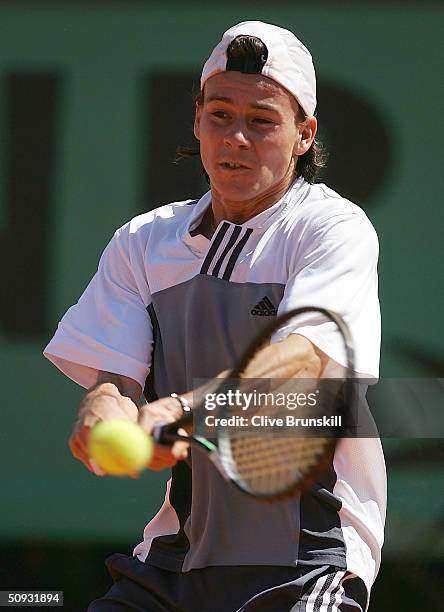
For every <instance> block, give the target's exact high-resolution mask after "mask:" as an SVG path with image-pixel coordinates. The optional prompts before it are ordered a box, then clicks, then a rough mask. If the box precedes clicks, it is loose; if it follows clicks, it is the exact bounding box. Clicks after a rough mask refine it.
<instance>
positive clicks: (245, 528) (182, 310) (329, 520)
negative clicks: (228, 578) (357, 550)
mask: <svg viewBox="0 0 444 612" xmlns="http://www.w3.org/2000/svg"><path fill="white" fill-rule="evenodd" d="M284 289H285V286H284V285H283V284H280V283H232V282H228V281H225V280H223V279H221V278H218V277H215V276H211V275H205V274H200V275H198V276H196V277H194V278H192V279H191V280H188V281H186V282H184V283H180V284H178V285H175V286H172V287H169V288H167V289H165V290H163V291H159V292H157V293H155V294H154V295H153V304H152V306H151V307H150V316H151V320H152V322H153V326H154V337H155V342H154V353H153V362H152V377H151V383H152V385H153V388H154V391H155V394H156V395H157V396H158V397H162V396H165V395H169V394H170V393H172V392H177V393H181V392H185V391H188V390H190V389H192V388H193V386H194V385H193V381H194V380H195V379H196V378H206V377H208V378H210V377H213V376H215V375H216V374H217V373H219V372H220V371H222V370H225V369H228V368H230V367H232V366H233V364H234V362H235V361H236V359H237V358H239V356H240V355H241V353H242V352H243V351H244V350H245V348H246V346H247V345H248V344H249V343H250V342H251V341H252V340H253V338H254V337H255V336H256V335H257V334H258V333H259V332H260V331H261V330H263V329H264V328H265V327H266V326H267V325H268V324H269V322H270V320H271V319H272V318H274V317H275V315H276V310H277V308H278V306H279V303H280V301H281V299H282V296H283V293H284ZM185 471H186V470H185V469H184V468H182V469H181V470H173V484H172V490H173V491H180V492H181V495H180V496H178V495H173V496H170V503H171V504H172V506H173V507H174V509H175V511H176V513H177V515H178V518H179V524H180V529H179V532H178V534H176V535H173V536H171V535H170V536H160V537H158V538H155V539H154V541H153V543H152V546H151V549H150V552H149V554H148V557H147V562H149V563H152V564H154V565H157V566H159V567H165V568H166V569H170V570H175V571H188V570H191V569H193V568H198V567H207V566H211V565H281V566H295V565H297V563H298V559H301V560H304V561H308V562H309V563H312V562H314V563H329V564H332V565H336V566H338V567H345V546H344V540H343V537H342V533H341V528H340V521H339V517H338V514H337V508H333V507H328V506H325V505H324V504H322V503H320V502H319V500H316V501H314V502H313V501H311V498H312V497H313V496H312V495H310V493H308V494H305V495H304V496H303V499H306V501H305V502H304V503H303V504H302V508H305V509H306V510H309V511H310V512H311V510H313V505H314V506H315V510H316V514H315V516H314V517H313V516H312V517H311V520H310V524H309V525H307V529H306V530H305V532H301V527H302V525H301V524H300V519H301V499H300V497H299V496H295V497H294V498H292V499H290V500H286V501H281V502H275V503H273V504H268V503H264V502H261V501H258V500H256V499H254V498H250V497H247V496H246V495H245V494H243V493H241V492H240V491H239V490H238V489H236V487H235V486H234V485H231V484H229V483H227V482H226V481H225V480H224V479H223V478H222V476H221V475H220V474H219V472H218V471H217V470H216V468H215V467H214V466H213V465H212V464H211V462H209V461H208V459H207V458H206V457H205V456H203V455H202V453H200V452H198V451H193V452H192V479H189V478H188V477H187V475H186V474H185ZM334 482H335V475H334V472H333V470H331V471H330V474H329V475H328V477H327V481H326V482H325V483H322V485H323V486H326V487H327V488H328V489H329V490H332V489H333V486H334ZM178 499H179V502H178V501H177V500H178ZM190 508H191V512H190ZM304 514H305V512H304ZM316 517H317V518H316ZM301 533H303V539H302V543H303V547H304V549H303V550H302V551H300V534H301Z"/></svg>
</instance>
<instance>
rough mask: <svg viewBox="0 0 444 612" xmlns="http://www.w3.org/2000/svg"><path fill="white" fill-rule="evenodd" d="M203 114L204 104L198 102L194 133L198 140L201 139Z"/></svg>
mask: <svg viewBox="0 0 444 612" xmlns="http://www.w3.org/2000/svg"><path fill="white" fill-rule="evenodd" d="M201 116H202V105H201V104H199V103H198V102H196V109H195V113H194V135H195V137H196V138H197V140H200V119H201Z"/></svg>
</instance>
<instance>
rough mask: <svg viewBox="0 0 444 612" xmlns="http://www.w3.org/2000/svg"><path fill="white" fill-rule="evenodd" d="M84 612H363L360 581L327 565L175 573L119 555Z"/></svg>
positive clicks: (111, 561) (111, 560)
mask: <svg viewBox="0 0 444 612" xmlns="http://www.w3.org/2000/svg"><path fill="white" fill-rule="evenodd" d="M106 565H107V567H108V570H109V572H110V574H111V576H112V578H113V580H114V585H113V586H112V587H111V589H110V590H109V591H108V593H106V595H104V596H103V597H101V598H100V599H96V600H95V601H93V602H92V603H91V604H90V605H89V607H88V612H130V611H131V612H135V611H136V610H137V611H138V612H327V611H328V612H338V611H340V612H365V610H366V609H367V602H368V594H367V590H366V587H365V585H364V583H363V581H362V580H361V579H360V578H357V577H356V576H355V575H354V574H350V573H349V572H346V571H344V570H340V569H338V568H336V567H333V566H331V565H324V566H304V567H303V568H302V567H299V568H291V567H276V566H263V565H258V566H249V565H248V566H237V567H227V566H224V567H206V568H203V569H196V570H191V571H190V572H186V573H176V572H171V571H168V570H164V569H160V568H157V567H154V566H152V565H147V564H145V563H142V562H141V561H139V560H138V559H137V558H136V557H129V556H127V555H123V554H120V553H117V554H114V555H111V557H109V558H108V559H107V560H106Z"/></svg>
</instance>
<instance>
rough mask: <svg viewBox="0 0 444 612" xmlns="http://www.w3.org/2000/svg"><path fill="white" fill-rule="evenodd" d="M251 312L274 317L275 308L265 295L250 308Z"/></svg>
mask: <svg viewBox="0 0 444 612" xmlns="http://www.w3.org/2000/svg"><path fill="white" fill-rule="evenodd" d="M251 314H252V315H255V316H257V317H275V316H276V314H277V308H276V306H275V305H274V304H273V302H272V301H271V300H269V299H268V298H267V297H263V298H262V299H261V301H260V302H258V303H257V304H256V306H254V308H252V309H251Z"/></svg>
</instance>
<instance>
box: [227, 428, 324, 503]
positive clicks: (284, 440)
mask: <svg viewBox="0 0 444 612" xmlns="http://www.w3.org/2000/svg"><path fill="white" fill-rule="evenodd" d="M330 443H331V439H328V438H322V437H320V438H314V437H310V438H299V437H298V438H295V437H289V436H285V437H276V436H275V435H272V434H257V432H242V433H239V434H238V435H232V436H231V440H230V447H231V461H232V466H231V468H232V469H234V470H235V472H236V475H237V478H238V479H239V480H241V481H242V482H243V483H244V484H245V485H246V486H247V487H249V488H250V489H252V490H254V491H257V492H259V493H263V494H267V493H274V492H276V491H280V490H285V489H286V488H287V487H288V486H289V485H291V484H292V483H293V482H294V481H295V478H296V479H298V480H299V479H302V478H303V477H304V475H305V474H307V473H308V472H309V471H310V470H311V469H312V467H313V466H314V465H316V464H317V462H318V460H319V457H320V456H323V455H324V454H325V451H326V447H327V446H328V445H330Z"/></svg>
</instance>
